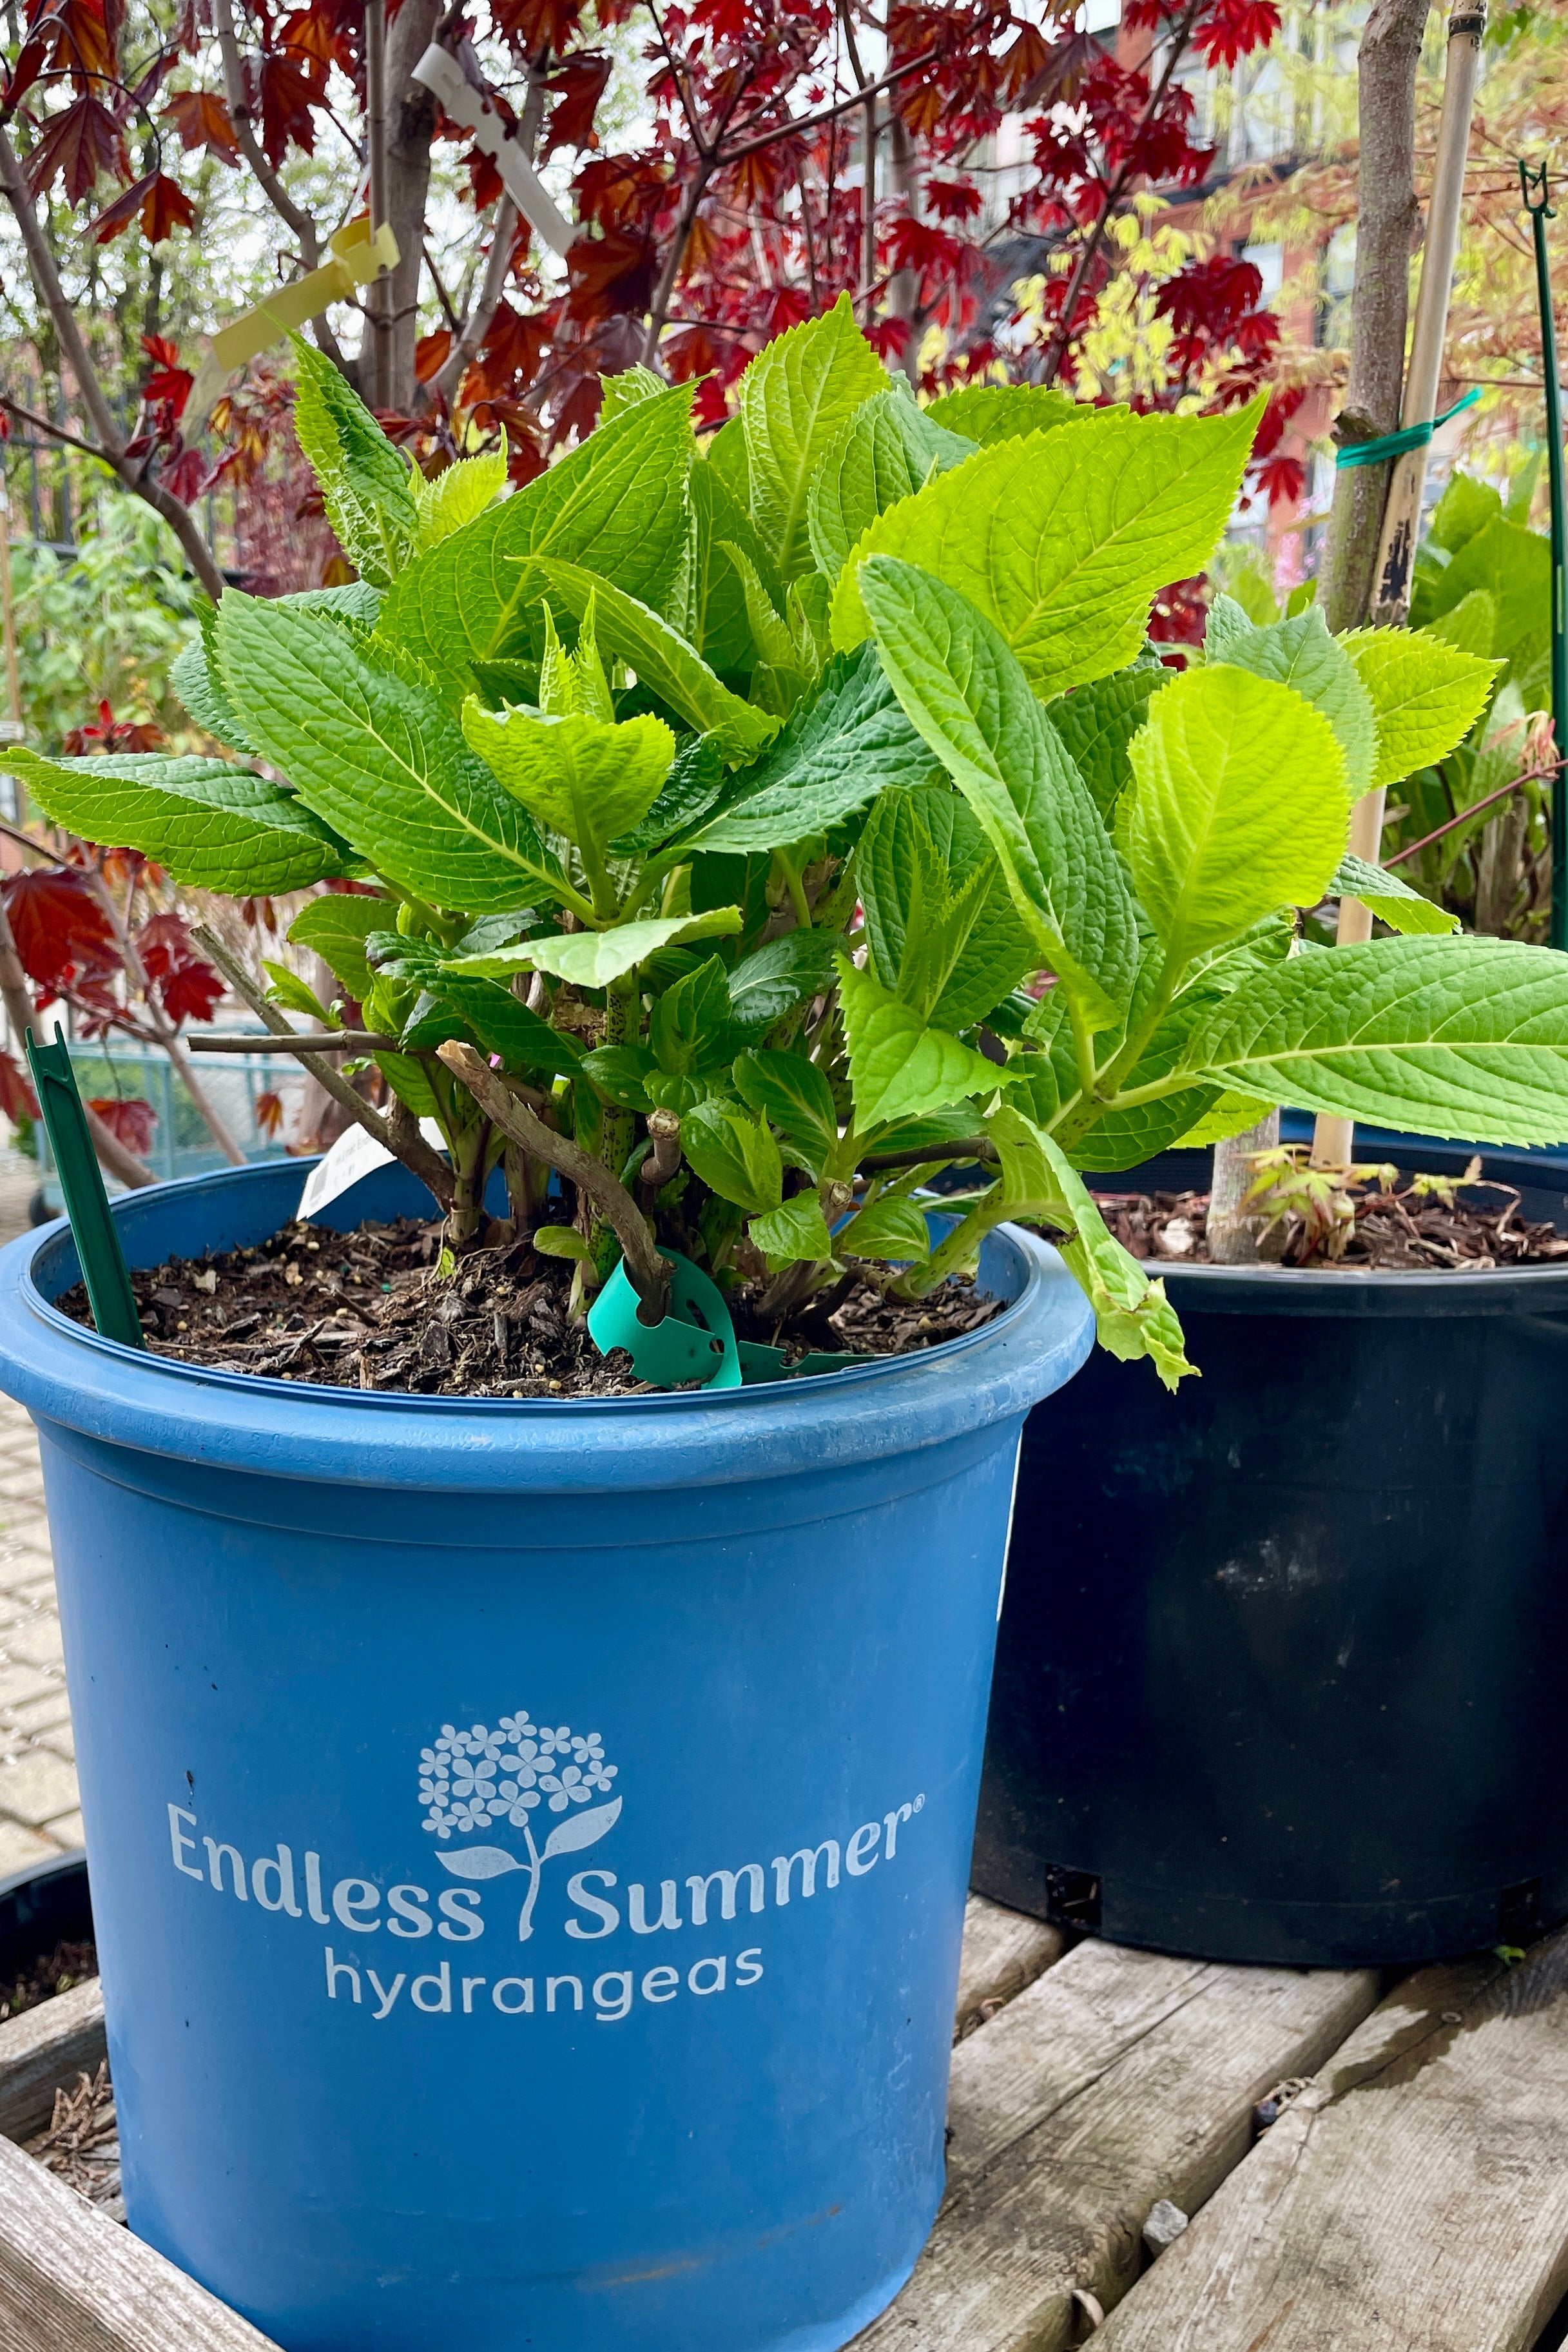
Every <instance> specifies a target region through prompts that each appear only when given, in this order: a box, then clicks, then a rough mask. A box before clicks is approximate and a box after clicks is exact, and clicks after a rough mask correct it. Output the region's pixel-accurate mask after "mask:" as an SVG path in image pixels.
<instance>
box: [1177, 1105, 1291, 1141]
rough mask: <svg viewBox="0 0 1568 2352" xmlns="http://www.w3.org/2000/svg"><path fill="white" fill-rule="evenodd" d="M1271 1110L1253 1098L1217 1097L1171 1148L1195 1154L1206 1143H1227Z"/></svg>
mask: <svg viewBox="0 0 1568 2352" xmlns="http://www.w3.org/2000/svg"><path fill="white" fill-rule="evenodd" d="M1273 1108H1275V1106H1274V1105H1273V1104H1272V1103H1269V1102H1264V1101H1262V1100H1261V1099H1260V1097H1258V1096H1256V1095H1236V1094H1228V1093H1226V1094H1219V1095H1216V1096H1215V1097H1214V1098H1213V1100H1212V1101H1211V1103H1210V1104H1209V1107H1208V1108H1207V1111H1206V1112H1205V1113H1204V1115H1203V1117H1202V1118H1200V1119H1199V1120H1198V1122H1197V1126H1196V1127H1189V1128H1188V1129H1187V1130H1186V1134H1185V1135H1178V1136H1177V1138H1176V1142H1175V1144H1174V1146H1173V1147H1172V1148H1173V1150H1177V1151H1198V1150H1203V1149H1205V1148H1206V1147H1207V1145H1209V1144H1214V1143H1228V1142H1229V1140H1230V1139H1231V1137H1232V1136H1233V1135H1245V1134H1246V1132H1247V1130H1248V1129H1249V1127H1256V1126H1257V1125H1258V1123H1259V1121H1260V1119H1264V1118H1268V1116H1269V1113H1270V1111H1271V1110H1272V1109H1273Z"/></svg>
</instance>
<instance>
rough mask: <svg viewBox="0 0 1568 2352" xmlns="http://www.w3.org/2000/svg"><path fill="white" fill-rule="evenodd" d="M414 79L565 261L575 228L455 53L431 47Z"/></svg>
mask: <svg viewBox="0 0 1568 2352" xmlns="http://www.w3.org/2000/svg"><path fill="white" fill-rule="evenodd" d="M413 78H414V79H415V81H422V82H423V84H424V87H425V89H428V90H434V93H435V96H436V97H437V98H438V99H439V100H441V106H442V111H443V112H444V114H447V115H449V116H450V117H451V119H452V121H454V122H460V123H461V124H462V125H463V128H464V129H465V131H472V132H473V133H474V144H475V145H476V147H478V148H479V149H481V150H482V152H484V153H485V154H486V155H488V157H489V158H490V161H491V162H492V163H494V165H495V166H496V169H497V172H499V173H500V174H501V178H502V180H503V181H504V182H505V184H506V188H507V194H508V195H509V196H510V197H511V199H512V202H513V203H514V204H515V205H516V206H517V210H518V211H519V212H520V213H521V215H522V216H523V218H524V219H525V220H526V221H527V222H528V226H529V227H530V228H531V229H532V230H533V232H534V234H535V236H538V237H541V238H542V239H543V241H544V242H545V244H546V245H548V246H549V247H550V248H551V249H552V251H554V252H556V253H559V255H561V256H562V257H563V258H564V257H565V255H566V252H567V248H568V247H570V244H571V241H572V237H573V236H574V235H575V233H576V232H575V231H574V230H573V228H572V226H571V223H570V221H569V220H566V219H565V218H563V216H562V215H561V213H560V211H559V207H558V205H556V202H555V199H554V197H553V196H552V195H551V194H550V193H549V189H548V188H547V187H546V186H545V184H544V182H543V181H542V180H541V179H540V178H539V176H538V173H537V172H536V171H535V170H534V167H533V165H532V164H531V163H529V161H528V157H527V156H526V155H525V154H524V152H523V151H522V148H521V147H520V146H519V145H518V143H517V140H516V139H514V138H513V137H512V135H511V133H510V132H509V131H508V130H507V126H506V124H505V123H504V122H503V121H502V120H501V118H500V116H499V114H497V111H496V109H495V108H494V107H493V106H492V105H491V103H490V101H489V100H488V99H487V98H486V97H484V96H483V95H482V94H481V93H480V92H479V91H478V90H476V89H475V88H474V87H473V85H472V83H471V82H470V81H469V79H468V78H467V76H466V75H465V72H464V70H463V68H462V66H461V65H460V64H459V63H458V61H457V59H456V58H455V57H454V56H453V55H452V52H451V50H450V49H444V48H442V47H440V46H439V44H437V43H435V42H432V44H431V46H430V47H429V48H428V49H426V51H425V53H424V55H423V57H422V58H421V59H420V61H419V63H418V64H417V65H416V66H415V67H414V69H413Z"/></svg>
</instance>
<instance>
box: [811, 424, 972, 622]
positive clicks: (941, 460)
mask: <svg viewBox="0 0 1568 2352" xmlns="http://www.w3.org/2000/svg"><path fill="white" fill-rule="evenodd" d="M977 446H979V445H978V443H977V441H972V440H967V439H965V438H964V436H962V435H961V434H958V433H952V432H948V431H946V430H945V429H944V427H943V426H942V425H939V424H937V423H936V422H935V421H934V420H933V418H932V417H931V415H930V414H929V412H928V411H927V410H925V409H923V408H917V407H916V406H915V403H914V402H913V401H912V400H911V399H909V398H908V396H907V394H904V393H900V392H898V391H895V390H893V389H891V388H890V389H889V390H888V391H886V392H878V393H873V395H872V397H871V398H870V399H869V400H862V403H861V404H860V406H859V407H858V408H857V409H855V410H853V411H852V414H851V415H849V416H847V417H846V418H845V420H844V422H843V424H842V425H840V427H839V430H838V432H837V433H836V434H835V435H834V436H833V439H832V441H831V443H830V445H829V446H828V449H827V451H826V453H825V455H824V456H823V458H822V462H821V465H820V466H819V467H818V468H817V471H816V473H815V474H814V475H813V477H812V478H811V484H810V493H809V495H808V499H807V524H808V529H809V531H810V541H811V552H812V554H813V556H814V557H815V559H816V562H817V569H818V570H819V571H820V572H826V574H827V575H828V577H829V579H830V580H833V579H836V578H837V577H838V575H839V573H840V572H841V571H842V569H843V566H844V562H845V559H846V558H847V556H848V554H849V551H850V550H851V548H852V546H853V545H854V543H855V541H857V540H858V539H859V538H860V537H861V536H862V532H864V531H865V530H868V529H869V528H870V526H871V525H872V524H873V522H874V521H875V520H876V518H877V516H878V515H880V514H885V513H886V511H887V509H888V508H889V507H892V506H896V505H897V503H898V501H899V499H906V498H909V497H910V496H911V495H912V494H913V493H914V492H915V490H918V489H922V488H924V487H925V483H926V482H927V481H928V480H929V479H930V478H931V477H932V476H933V475H934V474H946V473H950V472H951V471H952V469H953V467H955V466H961V465H962V464H963V463H964V461H965V459H966V458H967V457H973V456H974V454H975V451H976V449H977Z"/></svg>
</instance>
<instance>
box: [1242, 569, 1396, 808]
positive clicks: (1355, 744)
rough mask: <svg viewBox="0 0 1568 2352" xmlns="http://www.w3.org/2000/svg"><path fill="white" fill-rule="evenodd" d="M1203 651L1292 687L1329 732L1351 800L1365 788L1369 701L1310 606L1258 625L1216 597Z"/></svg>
mask: <svg viewBox="0 0 1568 2352" xmlns="http://www.w3.org/2000/svg"><path fill="white" fill-rule="evenodd" d="M1205 652H1206V654H1207V658H1208V659H1209V660H1210V661H1218V662H1228V663H1230V664H1232V665H1233V666H1234V667H1238V668H1239V669H1249V670H1251V671H1252V672H1253V673H1254V675H1255V676H1257V677H1271V678H1273V679H1275V680H1276V681H1277V682H1278V684H1280V685H1281V686H1288V687H1291V688H1293V690H1294V691H1295V692H1296V693H1297V694H1299V695H1301V697H1302V698H1304V699H1305V700H1306V701H1308V702H1310V703H1311V704H1312V709H1314V710H1317V711H1320V712H1321V713H1322V716H1323V718H1325V719H1327V720H1328V723H1329V725H1330V726H1331V727H1332V728H1333V732H1334V740H1335V741H1336V742H1337V743H1338V745H1339V748H1340V751H1341V752H1342V754H1343V759H1344V782H1345V789H1346V791H1347V792H1348V793H1349V794H1350V796H1351V798H1352V800H1353V801H1354V800H1359V799H1360V798H1361V795H1362V793H1364V792H1366V791H1367V790H1368V789H1369V788H1370V786H1371V783H1372V778H1373V774H1374V772H1375V768H1376V764H1377V721H1376V719H1375V717H1374V714H1373V709H1372V698H1371V696H1370V695H1369V694H1368V693H1367V690H1366V688H1365V687H1364V686H1363V684H1362V682H1361V678H1360V676H1359V674H1358V672H1357V670H1356V667H1355V664H1354V661H1353V660H1352V659H1351V657H1350V655H1349V654H1348V653H1347V652H1346V650H1345V648H1344V646H1343V644H1342V643H1341V641H1340V640H1339V639H1338V638H1337V637H1331V636H1330V635H1329V632H1328V623H1327V622H1326V621H1325V620H1324V619H1323V616H1322V613H1321V612H1320V611H1319V610H1318V608H1317V606H1316V605H1315V604H1314V605H1312V606H1311V607H1310V608H1309V609H1308V610H1307V611H1306V612H1304V613H1300V614H1297V615H1296V616H1295V618H1294V619H1293V620H1285V621H1270V622H1268V623H1266V624H1265V625H1263V626H1261V627H1258V626H1255V625H1253V623H1252V622H1250V621H1249V619H1248V617H1247V615H1246V614H1245V613H1244V612H1243V611H1242V610H1241V607H1240V605H1239V604H1235V603H1234V602H1233V601H1232V599H1231V598H1230V597H1228V596H1218V597H1216V599H1215V602H1214V606H1213V610H1212V611H1211V612H1210V614H1209V617H1208V634H1207V640H1206V644H1205Z"/></svg>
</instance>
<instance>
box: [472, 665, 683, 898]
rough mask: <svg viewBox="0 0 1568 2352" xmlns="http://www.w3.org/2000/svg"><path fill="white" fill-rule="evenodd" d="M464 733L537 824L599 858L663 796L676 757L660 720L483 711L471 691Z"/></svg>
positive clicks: (515, 711)
mask: <svg viewBox="0 0 1568 2352" xmlns="http://www.w3.org/2000/svg"><path fill="white" fill-rule="evenodd" d="M463 733H464V738H465V740H466V742H467V743H468V745H469V748H470V749H471V750H472V751H476V752H477V753H478V754H479V757H480V758H481V759H482V760H483V761H485V763H486V766H487V767H488V768H489V770H490V772H491V773H492V775H494V776H496V777H497V778H498V780H499V781H500V782H501V783H502V784H503V785H505V787H506V789H507V792H508V793H511V795H512V797H513V799H514V800H517V801H520V802H521V803H522V805H523V806H524V808H526V809H527V810H528V814H529V815H530V816H531V817H532V818H533V819H534V822H535V823H536V824H539V825H542V826H545V827H548V828H549V830H550V831H551V832H554V833H559V834H564V835H565V836H566V838H567V840H568V841H570V842H572V843H574V844H575V845H577V846H578V847H579V848H585V849H587V850H588V851H589V853H590V854H591V856H592V857H593V858H594V859H595V861H596V862H597V861H599V860H601V859H602V857H603V856H604V853H605V851H606V850H607V849H608V847H609V844H610V839H611V836H612V835H614V834H618V833H624V832H627V831H629V830H630V829H631V828H632V826H634V825H635V824H638V823H639V822H640V820H641V819H642V818H643V817H644V816H645V815H646V814H647V813H648V811H649V809H651V808H652V807H653V803H654V802H655V801H656V800H657V799H658V797H659V788H660V786H661V785H662V784H663V782H664V778H665V776H666V775H667V774H668V773H669V769H670V762H671V761H672V760H673V759H674V755H675V739H674V735H673V734H672V733H671V732H670V730H669V729H668V728H667V727H666V726H665V724H664V720H663V719H652V718H647V717H643V718H640V719H626V720H624V721H623V722H622V723H620V724H617V723H616V722H615V721H614V720H611V721H609V722H608V723H606V722H605V721H603V720H601V719H584V718H581V717H578V716H575V715H574V716H572V717H571V718H566V719H547V718H543V717H541V716H539V715H538V713H537V712H534V711H528V710H505V711H494V710H486V709H482V708H481V706H480V705H479V704H478V703H477V702H476V700H475V699H474V698H473V696H472V695H470V697H469V698H468V700H467V701H466V702H465V704H464V706H463Z"/></svg>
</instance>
